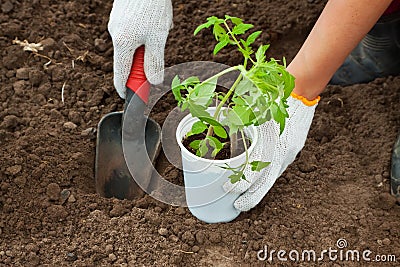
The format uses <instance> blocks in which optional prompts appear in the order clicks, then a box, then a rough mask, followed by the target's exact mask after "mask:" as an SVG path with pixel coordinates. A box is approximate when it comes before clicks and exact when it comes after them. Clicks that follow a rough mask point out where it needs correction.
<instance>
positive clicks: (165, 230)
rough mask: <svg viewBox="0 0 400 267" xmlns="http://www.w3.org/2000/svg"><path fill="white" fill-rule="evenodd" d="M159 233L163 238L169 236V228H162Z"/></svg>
mask: <svg viewBox="0 0 400 267" xmlns="http://www.w3.org/2000/svg"><path fill="white" fill-rule="evenodd" d="M158 233H159V234H160V235H162V236H166V235H167V234H168V230H167V228H160V229H158Z"/></svg>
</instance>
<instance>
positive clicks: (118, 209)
mask: <svg viewBox="0 0 400 267" xmlns="http://www.w3.org/2000/svg"><path fill="white" fill-rule="evenodd" d="M128 212H129V210H128V209H127V208H125V207H124V206H122V205H120V204H116V205H114V207H113V209H112V210H111V211H110V216H111V217H121V216H123V215H124V214H126V213H128Z"/></svg>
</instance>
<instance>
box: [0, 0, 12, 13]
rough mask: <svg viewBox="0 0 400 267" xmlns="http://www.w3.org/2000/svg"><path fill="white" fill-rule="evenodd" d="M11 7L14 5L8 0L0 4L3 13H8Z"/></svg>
mask: <svg viewBox="0 0 400 267" xmlns="http://www.w3.org/2000/svg"><path fill="white" fill-rule="evenodd" d="M13 9H14V6H13V4H12V3H11V2H10V1H6V2H4V3H3V4H2V5H1V11H3V13H5V14H7V13H10V12H11V11H12V10H13Z"/></svg>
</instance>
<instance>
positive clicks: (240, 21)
mask: <svg viewBox="0 0 400 267" xmlns="http://www.w3.org/2000/svg"><path fill="white" fill-rule="evenodd" d="M225 19H227V20H228V19H230V20H231V21H232V23H233V24H235V25H239V24H242V23H243V20H242V19H240V18H237V17H231V16H229V15H225Z"/></svg>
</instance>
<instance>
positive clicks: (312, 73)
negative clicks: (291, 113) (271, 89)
mask: <svg viewBox="0 0 400 267" xmlns="http://www.w3.org/2000/svg"><path fill="white" fill-rule="evenodd" d="M390 2H391V0H379V1H376V0H330V1H328V3H327V5H326V6H325V8H324V10H323V12H322V14H321V16H320V17H319V19H318V21H317V22H316V24H315V25H314V28H313V29H312V31H311V32H310V34H309V36H308V37H307V39H306V41H305V42H304V44H303V46H302V47H301V49H300V51H299V52H298V54H297V55H296V57H295V58H294V59H293V61H292V62H291V63H290V65H289V66H288V70H289V72H290V73H291V74H292V75H294V76H295V77H296V86H295V89H294V92H295V93H296V94H298V95H302V96H304V97H306V98H307V99H314V98H315V97H317V96H318V95H319V94H320V93H321V92H322V91H323V90H324V88H325V87H326V85H327V84H328V82H329V80H330V79H331V77H332V75H333V74H334V73H335V71H336V70H337V69H338V68H339V67H340V65H341V64H342V63H343V61H344V60H345V59H346V57H347V56H348V55H349V54H350V52H351V51H352V50H353V49H354V47H355V46H356V45H357V44H358V43H359V42H360V41H361V39H362V38H363V37H364V36H365V35H366V34H367V33H368V31H369V30H370V29H371V28H372V27H373V25H374V24H375V23H376V21H377V20H378V19H379V17H380V16H381V15H382V14H383V12H384V11H385V10H386V8H387V7H388V6H389V4H390Z"/></svg>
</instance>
